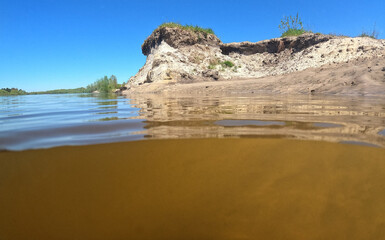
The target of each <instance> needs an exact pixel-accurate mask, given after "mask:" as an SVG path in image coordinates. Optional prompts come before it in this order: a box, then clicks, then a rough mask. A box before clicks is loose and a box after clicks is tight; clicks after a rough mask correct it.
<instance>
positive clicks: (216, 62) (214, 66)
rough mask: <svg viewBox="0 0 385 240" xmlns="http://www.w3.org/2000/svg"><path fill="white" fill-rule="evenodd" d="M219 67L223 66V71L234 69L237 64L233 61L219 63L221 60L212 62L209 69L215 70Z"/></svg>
mask: <svg viewBox="0 0 385 240" xmlns="http://www.w3.org/2000/svg"><path fill="white" fill-rule="evenodd" d="M217 65H221V66H222V69H224V68H232V67H234V66H235V64H234V63H233V62H231V61H223V62H222V61H219V59H215V60H211V61H210V65H209V66H208V68H209V69H215V68H216V66H217Z"/></svg>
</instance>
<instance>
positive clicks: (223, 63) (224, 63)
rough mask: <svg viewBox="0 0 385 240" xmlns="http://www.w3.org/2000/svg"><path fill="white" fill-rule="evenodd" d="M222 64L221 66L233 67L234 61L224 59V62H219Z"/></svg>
mask: <svg viewBox="0 0 385 240" xmlns="http://www.w3.org/2000/svg"><path fill="white" fill-rule="evenodd" d="M221 64H222V66H224V67H230V68H231V67H234V63H232V62H230V61H224V62H222V63H221Z"/></svg>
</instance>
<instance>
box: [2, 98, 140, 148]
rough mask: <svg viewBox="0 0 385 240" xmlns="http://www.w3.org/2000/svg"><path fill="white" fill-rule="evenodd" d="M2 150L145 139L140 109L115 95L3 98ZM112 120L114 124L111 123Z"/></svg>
mask: <svg viewBox="0 0 385 240" xmlns="http://www.w3.org/2000/svg"><path fill="white" fill-rule="evenodd" d="M0 106H1V110H0V124H1V129H0V149H10V150H23V149H29V148H47V147H53V146H61V145H85V144H94V143H103V142H117V141H128V140H136V139H141V138H143V136H142V135H135V134H133V132H134V131H140V130H141V129H143V125H144V124H143V121H142V120H138V119H136V118H135V117H136V116H138V109H136V108H135V107H133V106H132V105H131V104H130V102H129V100H128V99H126V98H124V97H122V96H117V95H116V94H107V95H104V94H98V95H92V94H54V95H27V96H14V97H0ZM112 120H113V121H112Z"/></svg>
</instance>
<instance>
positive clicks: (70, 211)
mask: <svg viewBox="0 0 385 240" xmlns="http://www.w3.org/2000/svg"><path fill="white" fill-rule="evenodd" d="M384 156H385V150H384V149H382V148H373V147H364V146H353V145H345V144H336V143H326V142H316V141H295V140H283V139H190V140H148V141H137V142H127V143H113V144H102V145H91V146H81V147H58V148H53V149H46V150H28V151H23V152H0V196H1V197H0V212H1V214H0V239H9V240H12V239H40V240H41V239H383V238H385V231H384V229H385V192H384V182H385V170H384V169H385V161H384V159H383V157H384Z"/></svg>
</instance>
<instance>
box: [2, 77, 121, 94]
mask: <svg viewBox="0 0 385 240" xmlns="http://www.w3.org/2000/svg"><path fill="white" fill-rule="evenodd" d="M122 86H124V82H123V83H122V84H119V83H118V79H117V78H116V76H115V75H111V77H107V76H104V77H102V78H100V79H97V80H96V81H95V82H93V83H91V84H89V85H88V86H87V87H80V88H73V89H55V90H49V91H39V92H26V91H24V90H22V89H18V88H2V89H0V96H8V95H26V94H62V93H93V92H99V93H110V92H113V91H114V90H115V89H118V88H121V87H122Z"/></svg>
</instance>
